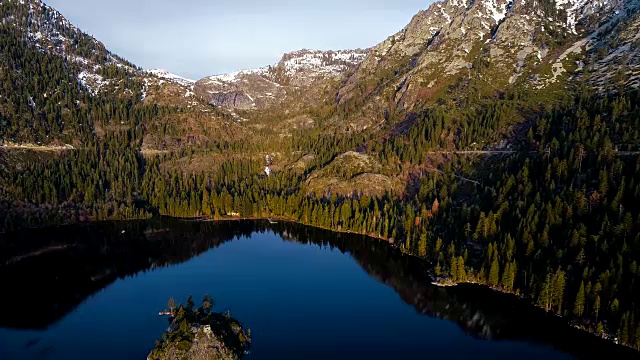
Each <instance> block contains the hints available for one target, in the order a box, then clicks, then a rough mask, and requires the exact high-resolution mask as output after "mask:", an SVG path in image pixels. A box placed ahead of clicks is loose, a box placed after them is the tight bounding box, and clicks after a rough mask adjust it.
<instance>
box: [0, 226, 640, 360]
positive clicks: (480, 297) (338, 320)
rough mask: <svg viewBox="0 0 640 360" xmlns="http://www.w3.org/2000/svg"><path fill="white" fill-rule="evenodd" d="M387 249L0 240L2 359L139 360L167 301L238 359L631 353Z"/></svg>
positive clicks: (259, 241) (83, 233) (340, 238)
mask: <svg viewBox="0 0 640 360" xmlns="http://www.w3.org/2000/svg"><path fill="white" fill-rule="evenodd" d="M427 270H428V264H426V263H424V262H422V261H420V260H418V259H416V258H413V257H410V256H406V255H403V254H402V253H401V252H399V251H398V250H397V249H395V248H394V247H392V246H390V245H389V244H387V243H385V242H383V241H379V240H375V239H370V238H366V237H363V236H357V235H353V234H339V233H334V232H329V231H325V230H319V229H315V228H310V227H305V226H301V225H297V224H291V223H278V224H269V223H268V222H266V221H257V222H240V221H238V222H235V221H233V222H195V221H181V220H175V219H154V220H151V221H139V222H122V223H99V224H92V225H82V226H70V227H59V228H47V229H36V230H29V231H24V232H18V233H12V234H5V235H0V282H1V283H2V289H3V291H2V295H1V296H0V308H2V309H3V310H2V311H3V314H2V315H0V359H5V360H6V359H89V358H90V359H94V360H95V359H145V358H146V356H147V354H148V353H149V351H150V350H151V349H152V348H153V346H154V343H155V340H156V339H159V338H160V337H161V335H162V332H163V331H164V330H165V329H166V327H167V319H166V318H163V317H160V316H158V312H159V311H162V310H164V309H165V308H166V307H167V302H168V299H169V298H170V297H174V298H175V299H176V301H177V302H185V300H186V299H187V297H188V296H189V295H192V296H193V297H194V299H195V300H196V303H199V300H200V299H201V298H202V296H203V295H205V294H210V295H211V296H213V298H214V300H215V308H214V309H215V310H216V311H226V310H229V311H230V312H231V315H232V316H233V317H234V318H236V319H238V320H239V321H240V322H242V323H243V324H244V325H245V327H248V328H250V329H251V336H252V340H253V343H252V349H251V353H250V354H249V355H248V356H247V358H248V359H327V358H331V359H357V358H363V359H398V358H414V359H417V358H424V359H427V358H429V359H434V358H435V359H439V358H446V359H511V358H514V357H517V358H519V359H540V358H544V359H545V360H552V359H572V358H589V357H590V355H593V353H594V351H606V353H607V354H609V355H610V357H611V358H624V357H633V356H636V353H635V352H633V351H630V350H627V349H624V348H621V347H618V346H614V345H613V344H611V343H609V342H605V341H602V340H599V339H597V338H595V337H593V336H591V335H589V334H585V333H582V332H580V331H577V330H575V329H572V328H570V327H569V326H567V325H566V322H564V321H562V320H561V319H559V318H557V317H555V316H553V315H547V314H545V313H544V312H542V311H540V310H538V309H535V308H533V307H531V306H529V305H527V304H526V301H521V300H518V299H515V298H514V297H511V296H508V295H504V294H498V293H495V292H492V291H490V290H488V289H484V288H481V287H475V286H461V287H455V288H441V287H436V286H433V285H431V283H430V280H429V278H428V276H427V275H426V274H427Z"/></svg>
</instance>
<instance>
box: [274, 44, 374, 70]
mask: <svg viewBox="0 0 640 360" xmlns="http://www.w3.org/2000/svg"><path fill="white" fill-rule="evenodd" d="M365 56H366V52H365V51H357V50H348V51H345V50H341V51H319V50H300V51H296V52H293V53H290V54H286V55H285V56H284V58H283V59H282V62H281V63H280V66H283V67H284V70H285V72H286V73H287V74H288V75H295V74H298V73H301V72H305V71H310V72H314V73H315V74H316V75H325V76H326V75H329V76H336V75H340V74H341V73H343V72H344V71H346V70H347V69H349V68H350V67H354V66H357V64H359V63H360V62H362V60H363V59H364V57H365Z"/></svg>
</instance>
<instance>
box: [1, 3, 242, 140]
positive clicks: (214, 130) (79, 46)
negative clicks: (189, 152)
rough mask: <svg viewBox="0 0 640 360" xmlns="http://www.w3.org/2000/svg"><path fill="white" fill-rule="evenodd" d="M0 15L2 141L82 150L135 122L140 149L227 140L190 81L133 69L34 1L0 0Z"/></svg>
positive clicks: (227, 131) (228, 133)
mask: <svg viewBox="0 0 640 360" xmlns="http://www.w3.org/2000/svg"><path fill="white" fill-rule="evenodd" d="M0 14H1V15H0V16H1V17H2V19H0V20H1V21H0V50H1V51H0V85H1V86H2V87H1V89H2V90H0V125H1V126H0V143H3V144H5V145H6V146H17V145H20V144H24V143H34V144H39V145H58V146H60V145H63V144H72V145H73V146H74V147H75V148H82V147H84V146H86V145H87V144H89V143H92V142H94V141H95V138H96V137H98V138H104V137H105V136H108V135H109V134H116V133H121V132H123V131H126V130H129V129H130V127H131V124H135V127H136V128H137V129H138V132H139V135H140V136H142V137H144V138H145V139H147V140H149V141H146V142H145V148H155V147H159V146H160V147H162V148H163V149H164V148H167V146H184V145H185V144H189V143H194V142H195V143H198V142H205V141H208V140H209V139H213V138H224V137H229V138H231V137H233V136H234V133H236V132H237V131H236V130H238V129H235V128H234V127H233V125H232V124H231V123H230V121H231V119H230V117H229V116H228V115H227V114H224V113H220V112H218V111H217V110H216V109H214V108H212V107H211V106H209V105H207V104H206V103H205V102H203V101H201V100H200V99H199V98H198V97H197V96H196V95H195V93H194V91H193V90H194V83H195V82H194V81H191V80H189V79H184V78H182V77H179V76H176V75H173V74H171V73H169V72H167V71H164V70H149V71H145V70H142V69H140V68H139V67H137V66H135V65H134V64H132V63H130V62H128V61H126V60H124V59H123V58H121V57H119V56H117V55H116V54H113V53H112V52H110V51H109V50H107V49H106V47H105V46H104V44H102V43H101V42H99V41H98V40H96V39H95V38H93V37H91V36H89V35H87V34H86V33H84V32H82V31H81V30H80V29H78V28H77V27H75V26H74V25H72V24H71V23H69V21H67V20H66V19H65V18H64V17H63V16H62V15H61V14H60V13H59V12H58V11H56V10H55V9H53V8H51V7H49V6H47V5H46V4H45V3H43V2H41V1H40V0H29V1H26V0H6V1H3V2H1V3H0ZM167 129H168V130H167ZM239 131H242V130H239ZM160 138H162V139H160ZM189 139H191V140H189ZM194 139H195V140H194ZM165 140H167V141H165ZM167 144H168V145H167Z"/></svg>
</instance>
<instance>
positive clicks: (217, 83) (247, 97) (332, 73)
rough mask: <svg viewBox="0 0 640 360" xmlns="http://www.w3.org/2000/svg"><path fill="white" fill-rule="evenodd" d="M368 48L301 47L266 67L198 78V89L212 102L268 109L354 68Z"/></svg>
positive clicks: (237, 107)
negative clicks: (344, 49)
mask: <svg viewBox="0 0 640 360" xmlns="http://www.w3.org/2000/svg"><path fill="white" fill-rule="evenodd" d="M365 54H366V50H353V51H351V50H350V51H314V50H300V51H296V52H292V53H288V54H285V55H284V56H283V57H282V59H281V60H280V62H279V63H278V64H276V65H273V66H268V67H264V68H258V69H251V70H243V71H237V72H234V73H229V74H223V75H216V76H211V77H208V78H205V79H202V80H200V81H198V83H197V84H196V92H197V93H198V94H199V95H200V96H202V97H203V98H205V99H208V100H209V102H210V103H211V104H214V105H219V106H224V107H227V108H230V109H240V110H249V109H266V108H268V107H271V106H273V105H275V104H279V103H281V102H282V101H284V100H285V98H287V97H288V96H294V95H295V93H296V92H298V91H301V89H309V88H311V87H314V86H315V87H318V86H321V83H324V82H327V81H330V80H336V79H340V78H341V77H342V76H343V75H344V74H346V73H347V72H349V71H352V70H354V69H355V68H356V67H357V66H358V64H359V63H360V61H361V60H362V59H363V58H364V56H365Z"/></svg>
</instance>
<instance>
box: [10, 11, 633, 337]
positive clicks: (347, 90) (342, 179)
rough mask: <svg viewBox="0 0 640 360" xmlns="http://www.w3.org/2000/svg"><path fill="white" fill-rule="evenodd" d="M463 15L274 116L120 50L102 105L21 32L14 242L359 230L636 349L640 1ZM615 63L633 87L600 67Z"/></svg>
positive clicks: (424, 24) (416, 25) (101, 71)
mask: <svg viewBox="0 0 640 360" xmlns="http://www.w3.org/2000/svg"><path fill="white" fill-rule="evenodd" d="M26 3H27V4H28V5H29V6H31V4H35V3H37V4H39V2H37V1H32V2H28V1H27V2H26ZM460 3H461V2H453V1H452V2H438V3H436V4H434V5H433V6H432V7H431V8H430V9H429V10H427V11H425V12H421V13H420V14H418V15H416V17H415V18H414V19H413V20H412V22H411V24H410V25H409V26H408V27H407V28H406V29H404V30H403V31H402V32H400V33H398V34H396V35H394V36H393V37H391V38H390V39H388V40H387V41H385V42H383V43H381V44H380V45H379V46H377V47H375V48H374V49H372V50H371V51H370V52H367V55H366V58H365V59H364V60H363V62H362V64H359V65H358V67H357V69H356V70H355V71H354V72H352V73H345V74H343V75H344V77H343V78H340V79H339V81H337V80H335V79H333V80H332V82H331V85H330V86H327V87H326V88H325V87H323V88H322V89H316V90H317V94H323V95H322V96H320V97H319V98H318V99H314V100H317V101H314V103H313V104H307V103H301V104H297V105H296V106H293V105H292V107H291V108H289V107H287V106H289V105H287V102H286V101H285V102H283V104H284V105H282V108H281V109H279V108H278V109H268V110H264V111H263V110H259V109H253V108H252V107H250V108H252V109H250V110H244V111H240V110H238V111H236V112H233V111H231V112H229V111H227V110H224V109H221V108H218V107H214V106H212V105H206V104H207V103H208V102H209V100H207V99H204V100H202V99H198V98H197V96H196V95H194V94H193V93H192V92H191V89H192V88H190V86H191V85H189V83H188V82H184V81H181V82H178V83H173V84H171V85H166V84H163V83H164V82H165V81H163V80H162V81H161V80H160V79H159V78H158V77H157V76H153V75H144V74H148V73H143V72H141V71H140V70H139V69H137V68H136V67H135V66H133V65H131V64H128V63H125V62H124V61H123V60H120V58H117V57H115V56H114V55H111V54H110V53H106V52H105V53H104V54H107V55H104V56H106V59H107V60H105V61H106V63H104V61H103V60H104V59H102V60H100V59H97V60H95V59H94V60H95V61H97V62H98V63H100V64H101V65H99V67H98V68H96V69H97V70H96V71H98V75H100V78H101V79H108V84H106V83H105V84H106V85H104V87H100V89H96V88H94V87H92V86H91V84H88V83H86V82H83V81H84V80H83V79H85V78H86V77H83V76H81V74H82V73H83V71H86V69H85V68H84V67H83V66H84V65H82V64H84V62H81V64H78V63H76V62H73V61H70V60H69V59H70V58H69V56H70V55H69V54H70V53H69V51H68V50H65V51H66V52H62V53H60V52H57V51H45V50H43V48H42V45H39V44H41V43H40V42H33V41H30V40H29V39H28V35H25V34H29V33H30V30H28V29H30V28H29V27H27V28H25V27H24V26H22V27H21V26H16V25H15V23H13V22H6V21H5V22H3V23H2V24H1V25H0V80H1V81H2V86H3V87H2V89H3V90H2V93H1V95H2V96H0V116H1V117H0V140H1V141H2V142H1V143H0V144H3V145H10V146H3V147H1V148H0V230H1V231H5V232H6V231H13V230H16V229H19V228H22V227H35V226H47V225H55V224H65V223H74V222H79V221H97V220H124V219H134V218H147V217H152V216H161V215H163V216H173V217H189V218H192V217H206V218H208V219H227V218H235V217H244V218H253V217H257V218H264V217H269V218H281V219H287V220H292V221H297V222H301V223H304V224H309V225H314V226H319V227H324V228H329V229H334V230H339V231H350V232H357V233H363V234H368V235H371V236H375V237H379V238H383V239H387V240H389V241H390V242H392V243H393V244H395V246H398V247H399V248H400V249H402V250H403V251H404V252H406V253H408V254H413V255H416V256H419V257H422V258H424V259H426V260H428V261H430V262H431V263H432V265H433V269H434V270H433V273H434V277H437V278H438V279H439V280H440V281H450V282H454V283H458V282H466V281H470V282H479V283H482V284H487V285H489V286H492V287H494V288H496V289H500V290H502V291H506V292H513V293H517V294H520V295H522V296H524V297H526V298H528V299H530V300H531V301H532V302H533V303H535V304H536V305H538V306H540V307H542V308H544V309H546V310H548V311H551V312H555V313H557V314H559V315H562V316H566V317H567V318H568V319H571V320H572V321H573V322H574V323H575V324H576V325H577V326H581V327H584V328H585V329H588V330H589V331H592V332H596V333H599V334H600V335H604V336H613V337H617V339H618V341H619V342H621V343H623V344H625V345H629V346H632V347H635V348H638V349H640V308H638V304H637V303H636V300H637V299H638V298H639V297H640V288H639V285H638V284H637V283H638V281H639V280H640V279H639V278H638V277H639V275H640V269H639V268H638V263H637V261H638V259H640V205H639V204H640V133H639V132H640V108H639V106H640V93H639V92H638V90H637V86H635V85H634V84H635V83H634V81H636V77H637V71H636V70H637V66H636V63H637V60H638V59H637V56H636V51H635V49H636V46H637V41H638V39H637V36H635V35H633V36H632V35H629V32H630V31H631V30H632V29H635V26H636V25H637V24H638V22H639V20H638V6H637V5H638V3H637V2H636V1H623V2H620V3H615V4H613V3H611V4H610V3H609V2H603V3H601V2H598V3H597V4H596V3H595V2H583V3H576V2H563V3H562V4H557V3H555V2H553V1H544V2H541V3H537V7H536V11H537V12H536V13H535V14H533V15H535V16H533V15H531V14H530V12H529V11H528V10H527V8H526V7H525V4H524V3H523V2H517V3H516V4H512V5H513V6H507V3H506V2H500V1H498V2H497V3H496V4H494V5H495V7H492V8H487V6H488V5H487V4H480V3H473V4H471V5H469V6H468V7H465V6H462V5H464V4H462V5H461V4H460ZM22 5H24V4H22ZM20 6H21V5H19V2H18V1H8V2H3V3H2V4H1V5H0V9H2V11H3V12H2V14H3V15H7V14H13V15H11V16H12V18H20V17H21V16H22V17H24V16H27V17H28V15H25V13H24V11H27V13H26V14H29V10H28V9H29V8H28V7H20ZM577 7H581V8H580V9H581V10H580V11H577V10H576V9H577ZM20 9H22V10H20ZM25 9H26V10H25ZM19 11H23V13H20V12H19ZM599 11H600V12H599ZM438 14H440V15H438ZM442 14H446V15H447V17H449V20H450V21H448V22H447V21H445V20H444V19H445V18H447V17H445V16H444V15H442ZM541 14H542V15H541ZM498 15H500V16H498ZM543 15H549V16H543ZM551 15H553V16H551ZM11 16H9V17H10V18H11ZM474 19H475V20H474ZM472 20H473V21H472ZM41 27H42V25H41ZM25 29H26V30H25ZM460 29H466V30H464V31H461V30H460ZM479 29H481V30H482V31H481V34H478V33H477V31H480V30H479ZM542 29H546V30H542ZM611 29H614V30H615V31H616V32H620V33H621V34H623V33H624V34H625V35H624V37H621V39H620V41H619V42H618V41H613V40H612V39H611V38H610V35H607V36H606V37H605V36H601V35H602V34H603V33H604V32H605V30H611ZM630 29H631V30H630ZM472 30H473V31H474V32H472ZM631 32H632V31H631ZM470 34H473V36H472V35H470ZM531 34H533V35H534V36H531ZM69 36H70V35H69ZM634 36H635V37H634ZM72 39H76V38H72ZM83 39H84V38H82V37H80V38H78V39H77V40H73V41H72V42H73V43H74V46H75V49H77V52H80V53H82V54H84V55H82V56H85V57H88V56H90V54H89V53H91V52H93V53H96V52H97V53H100V54H103V53H102V52H101V51H102V50H101V49H102V48H99V47H98V48H96V47H95V46H97V45H95V43H93V42H91V41H93V40H91V39H89V40H87V39H85V40H83ZM523 39H524V40H523ZM90 40H91V41H90ZM86 41H89V45H87V44H85V42H86ZM511 41H513V46H512V45H511ZM587 43H588V44H589V46H587ZM67 44H68V43H67ZM83 44H84V45H83ZM90 44H94V45H90ZM425 44H426V45H425ZM65 49H69V48H68V47H65ZM74 51H75V50H74ZM620 52H625V53H626V54H628V57H627V61H626V62H624V64H623V65H620V66H625V71H614V70H615V69H613V68H610V67H603V66H602V60H603V59H607V58H608V57H615V59H616V61H618V60H619V61H623V60H622V59H620V58H619V56H618V55H619V53H620ZM74 54H75V53H74ZM78 56H79V55H78ZM109 59H116V60H109ZM611 59H613V58H611ZM94 60H91V61H94ZM118 64H120V65H118ZM434 64H437V66H436V65H434ZM351 65H353V64H351ZM351 65H350V66H351ZM353 66H355V65H353ZM92 68H93V67H92ZM505 69H509V70H508V71H509V72H508V76H505V71H506V70H505ZM514 69H516V70H514ZM514 71H515V72H514ZM614 73H615V76H613V74H614ZM94 75H95V74H94ZM335 76H337V75H336V74H332V78H333V77H335ZM603 77H607V78H608V79H610V81H609V82H608V83H607V84H605V85H607V86H604V85H603V84H601V82H598V81H595V80H594V79H600V78H603ZM249 78H250V77H249ZM263 80H264V79H262V80H261V81H263ZM94 85H95V84H94ZM325 85H326V84H325ZM166 86H171V87H170V88H167V87H166ZM305 86H306V85H305ZM323 86H324V85H323ZM333 89H337V90H336V91H335V92H333V93H332V91H333ZM96 90H99V91H96ZM314 94H316V92H314ZM293 99H296V97H293ZM284 109H286V111H285V110H284ZM292 109H295V111H293V110H292ZM236 110H237V109H236ZM280 110H282V112H281V111H280ZM289 110H291V112H288V111H289ZM28 143H35V144H41V145H43V146H44V147H46V146H51V145H56V144H57V145H64V144H70V145H72V147H73V148H71V147H67V148H65V149H60V148H56V149H55V151H50V150H51V149H46V148H45V149H44V150H43V149H38V151H31V150H28V148H21V147H19V145H21V144H28ZM265 159H270V160H268V161H267V164H268V165H269V166H270V169H269V170H270V171H271V172H270V174H269V175H267V174H265V171H264V168H265ZM611 334H613V335H611Z"/></svg>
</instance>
